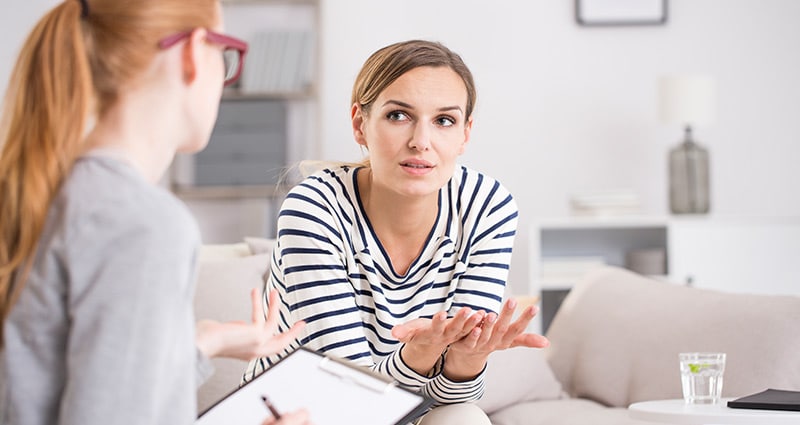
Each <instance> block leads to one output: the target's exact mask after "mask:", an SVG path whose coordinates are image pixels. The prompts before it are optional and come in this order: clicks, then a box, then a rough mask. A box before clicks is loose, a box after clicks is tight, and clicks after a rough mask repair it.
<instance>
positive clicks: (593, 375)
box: [546, 267, 800, 407]
mask: <svg viewBox="0 0 800 425" xmlns="http://www.w3.org/2000/svg"><path fill="white" fill-rule="evenodd" d="M797 329H800V297H796V296H788V295H787V296H771V295H751V294H734V293H724V292H718V291H710V290H702V289H696V288H688V287H685V286H678V285H675V284H670V283H665V282H660V281H656V280H653V279H649V278H646V277H643V276H641V275H637V274H634V273H631V272H629V271H627V270H624V269H620V268H615V267H606V268H602V269H598V270H596V271H594V272H591V273H589V274H588V275H587V276H586V277H585V278H584V280H583V281H582V282H581V283H580V284H579V285H577V286H576V287H575V288H574V289H573V290H572V291H571V292H570V294H569V295H568V296H567V298H566V299H565V300H564V303H563V304H562V305H561V308H560V309H559V311H558V313H557V314H556V317H555V318H554V319H553V322H552V325H551V326H550V329H549V332H548V335H547V336H548V338H549V339H550V343H551V345H550V347H549V348H548V349H547V350H546V353H547V358H548V361H549V362H550V365H551V367H552V368H553V372H554V373H555V376H556V378H558V379H559V381H560V382H561V383H562V384H563V385H564V389H565V390H566V391H567V392H568V393H569V394H570V395H572V396H573V397H585V398H589V399H592V400H596V401H598V402H600V403H603V404H606V405H609V406H617V407H626V406H628V405H629V404H631V403H634V402H637V401H643V400H652V399H669V398H681V397H682V393H681V384H680V374H679V372H678V353H680V352H685V351H718V352H725V353H727V361H726V362H727V364H726V368H725V374H724V380H725V381H724V385H723V389H722V396H723V397H738V396H743V395H746V394H751V393H754V392H758V391H762V390H764V389H765V388H769V387H772V388H781V389H787V390H800V361H797V359H800V338H797V336H796V335H797Z"/></svg>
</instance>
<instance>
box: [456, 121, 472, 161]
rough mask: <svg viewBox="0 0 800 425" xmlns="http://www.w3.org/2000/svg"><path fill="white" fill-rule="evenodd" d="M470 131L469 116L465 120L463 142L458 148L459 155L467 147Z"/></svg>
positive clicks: (470, 122)
mask: <svg viewBox="0 0 800 425" xmlns="http://www.w3.org/2000/svg"><path fill="white" fill-rule="evenodd" d="M471 133H472V117H469V119H468V120H467V122H466V123H465V124H464V142H462V143H461V148H460V149H459V150H458V154H459V155H461V154H463V153H464V150H465V149H466V147H467V143H469V136H470V134H471Z"/></svg>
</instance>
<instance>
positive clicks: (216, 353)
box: [195, 289, 305, 360]
mask: <svg viewBox="0 0 800 425" xmlns="http://www.w3.org/2000/svg"><path fill="white" fill-rule="evenodd" d="M250 299H251V301H252V303H253V304H252V305H253V312H252V320H251V321H250V322H245V321H236V322H226V323H220V322H217V321H214V320H201V321H199V322H197V326H196V333H195V343H196V344H197V347H198V348H199V349H200V351H202V352H203V354H205V355H206V356H208V357H230V358H235V359H240V360H252V359H255V358H258V357H266V356H270V355H272V354H275V353H277V352H278V351H280V350H282V349H283V348H285V347H286V346H288V345H289V344H290V343H291V342H292V341H294V340H295V339H297V337H298V336H299V335H300V332H301V331H302V330H303V327H304V326H305V323H304V322H297V323H295V324H294V325H292V327H291V328H290V329H289V330H288V331H286V332H284V333H281V334H277V335H276V332H277V331H278V317H279V312H278V309H279V305H280V299H279V296H278V292H277V291H275V290H272V291H270V293H269V309H268V311H267V316H266V317H264V309H263V308H262V306H261V291H260V290H258V289H253V290H252V291H250Z"/></svg>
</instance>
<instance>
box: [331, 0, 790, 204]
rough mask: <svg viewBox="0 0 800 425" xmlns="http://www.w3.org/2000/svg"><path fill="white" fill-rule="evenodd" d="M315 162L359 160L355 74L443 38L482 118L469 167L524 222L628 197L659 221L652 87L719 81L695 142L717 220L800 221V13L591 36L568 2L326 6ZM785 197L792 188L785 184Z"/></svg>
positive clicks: (667, 138)
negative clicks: (589, 202) (352, 109)
mask: <svg viewBox="0 0 800 425" xmlns="http://www.w3.org/2000/svg"><path fill="white" fill-rule="evenodd" d="M322 4H323V6H324V10H323V13H322V19H323V29H322V31H323V32H322V40H323V42H324V43H325V44H324V46H323V52H324V56H323V58H322V66H323V68H322V69H323V72H322V93H321V97H322V104H321V110H322V111H323V113H322V123H321V125H322V129H321V130H322V131H321V134H322V140H321V142H322V149H323V154H324V155H325V156H327V157H331V158H337V159H353V158H355V157H358V156H359V155H360V153H359V150H358V149H357V147H356V145H355V143H354V142H353V141H352V137H351V135H350V134H351V133H350V131H349V128H348V123H347V113H348V102H349V92H350V88H351V86H352V82H353V79H354V77H355V74H356V73H357V71H358V68H359V66H360V65H361V63H363V61H364V60H365V59H366V57H367V56H368V55H369V54H370V53H371V52H372V51H374V50H376V49H377V48H379V47H381V46H383V45H385V44H388V43H391V42H395V41H399V40H404V39H409V38H427V39H434V40H439V41H442V42H443V43H445V44H446V45H448V46H449V47H451V48H452V49H454V50H455V51H457V52H459V53H460V54H461V56H462V57H463V58H464V60H465V61H466V62H467V64H468V65H469V66H470V67H471V69H472V70H473V73H474V74H475V78H476V82H477V85H478V90H479V92H478V98H479V99H478V110H477V113H476V123H475V129H474V131H473V139H472V143H471V146H470V147H469V148H468V152H467V154H466V155H465V157H464V158H463V162H464V163H466V164H468V165H470V166H472V167H475V168H478V169H480V170H484V171H486V172H487V173H489V174H491V175H493V176H495V177H498V178H499V179H501V180H502V181H503V182H504V183H505V184H506V185H507V186H508V187H509V188H510V189H511V190H512V191H513V192H514V193H515V194H516V195H517V200H518V202H519V204H520V208H521V214H522V216H523V218H524V217H527V218H530V217H532V216H540V215H545V216H552V215H563V214H567V213H568V204H567V199H568V196H569V194H570V193H575V192H585V191H593V190H603V189H612V188H632V189H634V190H635V191H636V192H637V193H638V195H639V196H640V197H641V200H642V204H643V209H644V211H645V212H647V213H656V214H663V213H666V212H667V208H668V207H667V199H666V187H667V181H666V178H667V172H666V151H667V149H668V148H669V147H670V146H671V145H673V144H675V143H676V142H677V141H678V140H679V139H680V137H681V136H682V134H681V129H680V128H673V127H670V126H666V125H663V124H661V123H659V122H658V120H657V109H656V103H657V98H656V79H657V77H658V76H659V75H661V74H663V73H672V72H702V73H709V74H711V75H713V76H714V77H715V78H716V79H717V85H718V93H719V95H718V97H719V105H718V111H717V112H718V113H717V121H716V123H715V124H713V125H708V126H706V127H700V128H698V129H697V131H696V136H697V138H698V140H699V141H700V142H701V143H704V144H705V145H707V146H708V147H709V149H710V150H711V154H712V185H713V186H712V190H713V193H712V209H713V213H715V214H721V215H794V216H797V215H800V190H797V189H796V188H794V187H793V186H795V185H796V184H797V183H800V167H798V166H797V165H796V164H798V163H800V53H798V52H800V25H797V22H798V21H800V2H798V1H796V0H762V1H753V0H671V1H670V2H669V21H668V23H667V24H666V25H665V26H657V27H624V28H620V27H617V28H586V27H579V26H578V25H576V24H575V22H574V18H573V4H574V2H573V1H569V0H561V1H545V0H534V1H523V0H519V1H510V0H507V1H492V2H487V1H482V0H438V1H436V2H429V1H426V0H406V1H404V2H401V3H396V2H376V1H371V0H337V1H335V2H330V1H329V2H325V1H323V2H322ZM792 183H795V184H792Z"/></svg>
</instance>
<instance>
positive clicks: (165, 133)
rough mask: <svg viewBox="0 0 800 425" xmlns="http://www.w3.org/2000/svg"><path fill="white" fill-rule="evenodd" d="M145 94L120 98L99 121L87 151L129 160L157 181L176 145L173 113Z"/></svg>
mask: <svg viewBox="0 0 800 425" xmlns="http://www.w3.org/2000/svg"><path fill="white" fill-rule="evenodd" d="M143 97H144V96H140V97H133V98H131V97H128V98H124V99H121V100H120V102H118V103H117V104H116V105H115V106H113V107H112V108H110V109H109V110H108V111H106V113H105V114H104V115H103V116H102V117H101V118H100V119H99V120H98V121H97V124H96V125H95V127H94V128H93V129H92V131H91V132H90V133H89V135H88V137H87V144H86V151H101V152H104V153H106V154H109V155H112V156H115V157H118V158H120V159H122V160H125V161H127V162H129V163H130V164H131V165H132V166H133V167H134V168H135V169H137V170H138V171H139V172H140V173H141V174H142V175H143V176H144V178H145V179H147V180H148V181H150V182H152V183H157V182H158V181H159V180H160V179H161V177H162V176H163V175H164V173H165V172H166V170H167V168H169V165H170V163H171V162H172V159H173V157H174V156H175V152H176V149H177V144H176V140H177V134H173V133H174V130H172V129H173V128H174V127H175V125H174V122H175V121H172V123H170V120H171V119H170V115H169V114H167V113H163V112H164V111H163V108H157V107H153V104H152V103H150V102H149V101H147V99H146V98H143Z"/></svg>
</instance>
